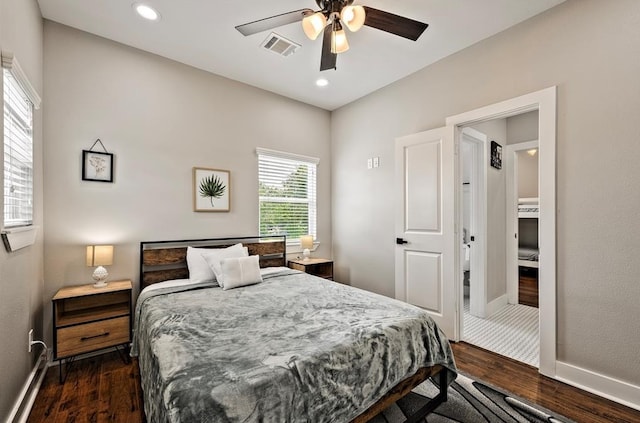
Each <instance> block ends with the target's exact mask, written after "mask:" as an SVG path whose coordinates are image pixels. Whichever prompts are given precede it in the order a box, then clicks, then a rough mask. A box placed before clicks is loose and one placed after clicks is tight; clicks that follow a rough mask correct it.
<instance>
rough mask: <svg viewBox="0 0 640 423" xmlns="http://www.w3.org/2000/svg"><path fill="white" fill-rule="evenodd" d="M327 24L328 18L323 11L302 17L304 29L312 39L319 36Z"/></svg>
mask: <svg viewBox="0 0 640 423" xmlns="http://www.w3.org/2000/svg"><path fill="white" fill-rule="evenodd" d="M325 26H327V18H326V17H325V16H324V15H323V14H322V12H316V13H312V14H309V15H307V16H305V17H304V18H302V29H303V30H304V33H305V35H306V36H307V38H309V39H310V40H315V39H316V38H318V35H320V34H321V33H322V30H323V29H324V27H325Z"/></svg>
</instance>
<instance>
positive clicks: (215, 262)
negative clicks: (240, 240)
mask: <svg viewBox="0 0 640 423" xmlns="http://www.w3.org/2000/svg"><path fill="white" fill-rule="evenodd" d="M200 255H201V257H202V258H203V259H204V261H205V262H206V264H207V266H208V267H209V269H210V270H211V272H213V280H214V281H217V282H218V285H220V286H224V276H223V274H222V267H221V265H220V262H221V261H222V260H224V259H228V258H237V257H248V256H249V249H248V248H247V247H243V246H242V244H236V245H232V246H231V247H228V248H216V249H211V250H208V249H206V248H205V249H204V251H202V252H201V253H200Z"/></svg>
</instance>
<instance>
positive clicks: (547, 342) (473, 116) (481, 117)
mask: <svg viewBox="0 0 640 423" xmlns="http://www.w3.org/2000/svg"><path fill="white" fill-rule="evenodd" d="M534 110H537V111H538V116H539V122H538V142H539V158H538V160H539V168H540V171H539V181H538V184H539V206H540V215H539V222H538V224H539V229H538V235H539V246H540V251H543V252H544V253H543V254H540V256H539V272H538V284H539V319H538V322H539V348H540V355H539V367H538V368H539V371H540V373H542V374H544V375H547V376H551V377H554V376H555V374H556V315H557V311H556V250H555V248H556V247H555V240H556V225H555V209H556V205H555V201H556V200H555V175H556V172H555V143H556V87H551V88H547V89H544V90H541V91H537V92H534V93H530V94H526V95H523V96H520V97H516V98H513V99H510V100H506V101H502V102H500V103H496V104H492V105H489V106H486V107H482V108H479V109H476V110H472V111H469V112H466V113H462V114H459V115H456V116H451V117H449V118H447V120H446V124H447V127H454V128H455V130H454V140H455V142H456V143H457V144H458V145H459V142H460V141H459V140H460V134H461V132H462V131H463V129H464V128H465V127H468V126H472V125H475V124H478V123H481V122H487V121H490V120H494V119H499V118H507V117H510V116H516V115H520V114H523V113H526V112H530V111H534ZM457 161H458V162H459V160H457ZM485 163H486V162H485ZM458 166H459V164H458ZM456 174H457V177H458V180H457V181H456V182H457V183H456V189H457V190H458V193H457V195H456V197H457V198H458V199H459V198H460V196H461V192H462V189H461V185H462V184H461V181H460V179H459V178H460V172H459V168H458V170H457V171H456ZM460 203H461V201H460V200H458V204H460ZM503 204H504V203H503ZM504 209H506V206H503V210H504ZM457 219H458V225H461V224H462V219H463V217H462V212H461V209H460V207H459V206H458V213H457ZM505 239H506V231H505ZM505 244H506V242H505ZM460 250H461V249H457V250H456V251H457V253H456V254H457V255H458V256H460V254H461V251H460ZM460 258H461V257H459V258H458V260H456V263H457V264H458V265H459V266H461V264H460ZM505 273H506V271H505ZM456 279H457V280H456V281H455V282H456V284H457V288H456V289H457V292H458V298H461V297H462V295H463V294H462V293H463V283H462V280H461V279H460V278H456ZM505 298H506V299H507V301H508V297H507V296H506V295H505ZM459 304H460V302H459ZM460 305H462V304H460ZM463 312H464V310H463V307H458V316H457V325H458V328H457V329H458V330H457V331H456V333H455V336H454V340H459V339H461V338H462V334H463Z"/></svg>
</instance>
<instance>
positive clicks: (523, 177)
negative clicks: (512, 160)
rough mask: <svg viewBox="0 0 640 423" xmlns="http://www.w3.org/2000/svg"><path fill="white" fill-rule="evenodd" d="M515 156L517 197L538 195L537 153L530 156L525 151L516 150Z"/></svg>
mask: <svg viewBox="0 0 640 423" xmlns="http://www.w3.org/2000/svg"><path fill="white" fill-rule="evenodd" d="M516 157H517V158H518V197H519V198H535V197H538V196H539V193H538V153H536V154H535V155H534V156H531V155H530V154H529V153H528V152H527V151H518V152H517V153H516Z"/></svg>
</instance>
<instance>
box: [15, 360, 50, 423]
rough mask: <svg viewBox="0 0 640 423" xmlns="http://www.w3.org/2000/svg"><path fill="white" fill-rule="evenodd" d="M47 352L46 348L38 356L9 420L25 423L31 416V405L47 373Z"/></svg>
mask: <svg viewBox="0 0 640 423" xmlns="http://www.w3.org/2000/svg"><path fill="white" fill-rule="evenodd" d="M47 353H48V351H47V350H46V349H45V350H44V351H43V352H42V354H40V357H38V361H36V364H35V366H33V369H32V370H31V373H29V376H28V377H27V380H26V381H25V383H24V386H23V387H22V390H21V391H20V395H18V399H17V400H16V402H15V404H14V405H13V408H12V409H11V414H9V417H8V419H7V422H12V423H24V422H26V421H27V419H28V418H29V413H30V412H31V407H33V403H34V402H35V400H36V396H37V395H38V391H40V385H42V381H43V380H44V376H45V375H46V374H47V368H48V357H47Z"/></svg>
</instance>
